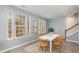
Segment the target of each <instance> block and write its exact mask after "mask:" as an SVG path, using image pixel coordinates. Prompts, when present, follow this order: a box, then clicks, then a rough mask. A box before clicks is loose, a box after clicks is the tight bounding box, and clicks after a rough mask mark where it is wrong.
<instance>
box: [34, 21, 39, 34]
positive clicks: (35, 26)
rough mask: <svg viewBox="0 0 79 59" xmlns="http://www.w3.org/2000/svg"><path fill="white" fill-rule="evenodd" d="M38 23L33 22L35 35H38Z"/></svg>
mask: <svg viewBox="0 0 79 59" xmlns="http://www.w3.org/2000/svg"><path fill="white" fill-rule="evenodd" d="M37 30H38V22H37V20H34V21H33V33H34V34H38V31H37Z"/></svg>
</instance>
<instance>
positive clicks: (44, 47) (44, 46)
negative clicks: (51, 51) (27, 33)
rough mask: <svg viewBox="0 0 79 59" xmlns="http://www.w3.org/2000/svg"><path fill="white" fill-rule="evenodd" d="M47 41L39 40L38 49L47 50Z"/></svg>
mask: <svg viewBox="0 0 79 59" xmlns="http://www.w3.org/2000/svg"><path fill="white" fill-rule="evenodd" d="M48 45H49V44H48V41H47V40H44V39H40V40H39V47H40V48H41V49H42V50H45V51H46V50H47V49H48Z"/></svg>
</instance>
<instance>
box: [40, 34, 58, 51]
mask: <svg viewBox="0 0 79 59" xmlns="http://www.w3.org/2000/svg"><path fill="white" fill-rule="evenodd" d="M58 36H59V35H57V34H52V35H50V34H48V35H43V36H40V37H39V39H44V40H48V41H49V42H50V52H52V41H53V40H54V39H55V38H56V37H58Z"/></svg>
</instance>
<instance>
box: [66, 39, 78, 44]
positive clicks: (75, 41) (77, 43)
mask: <svg viewBox="0 0 79 59" xmlns="http://www.w3.org/2000/svg"><path fill="white" fill-rule="evenodd" d="M66 41H69V42H74V43H77V44H79V42H78V41H73V40H67V39H66Z"/></svg>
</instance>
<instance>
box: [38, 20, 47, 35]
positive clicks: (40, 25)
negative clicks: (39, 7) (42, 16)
mask: <svg viewBox="0 0 79 59" xmlns="http://www.w3.org/2000/svg"><path fill="white" fill-rule="evenodd" d="M44 33H46V21H45V20H39V23H38V34H44Z"/></svg>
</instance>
